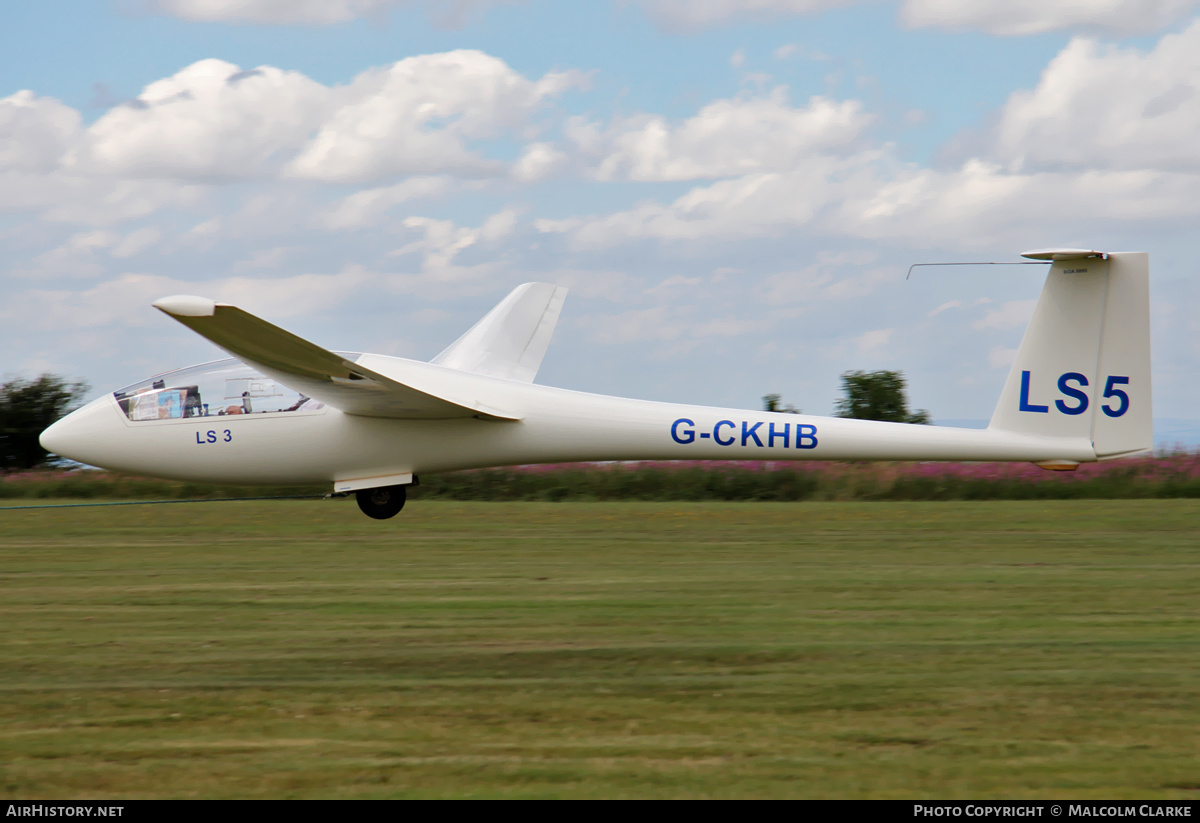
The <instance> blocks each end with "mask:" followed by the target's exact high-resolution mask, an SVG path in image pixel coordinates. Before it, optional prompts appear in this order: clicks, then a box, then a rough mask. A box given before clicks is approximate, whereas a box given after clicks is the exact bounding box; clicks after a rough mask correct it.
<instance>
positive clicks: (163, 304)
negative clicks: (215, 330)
mask: <svg viewBox="0 0 1200 823" xmlns="http://www.w3.org/2000/svg"><path fill="white" fill-rule="evenodd" d="M153 305H154V308H156V309H158V310H159V311H161V312H163V313H165V314H169V315H171V316H172V317H212V316H213V315H214V314H216V312H217V304H216V302H215V301H213V300H209V299H208V298H207V297H194V296H193V295H190V294H174V295H171V296H170V297H164V298H162V299H161V300H155V301H154V304H153Z"/></svg>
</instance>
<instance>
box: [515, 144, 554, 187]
mask: <svg viewBox="0 0 1200 823" xmlns="http://www.w3.org/2000/svg"><path fill="white" fill-rule="evenodd" d="M566 161H567V156H566V155H565V154H563V153H562V152H561V151H559V150H558V149H556V148H555V147H554V146H553V145H552V144H550V143H531V144H529V145H528V146H527V147H526V148H525V153H524V154H522V155H521V157H520V159H519V160H517V162H516V164H514V165H513V170H512V175H513V177H514V178H516V179H517V180H519V181H521V182H522V183H532V182H535V181H538V180H544V179H546V178H547V177H551V176H553V175H554V174H555V172H557V171H559V170H560V169H562V168H563V166H564V165H565V164H566Z"/></svg>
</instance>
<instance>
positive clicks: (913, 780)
mask: <svg viewBox="0 0 1200 823" xmlns="http://www.w3.org/2000/svg"><path fill="white" fill-rule="evenodd" d="M13 502H14V503H17V502H19V501H13ZM1198 523H1200V502H1197V501H1190V500H1128V501H1063V502H989V503H957V502H955V503H789V504H776V503H753V504H739V503H675V504H671V503H590V504H574V503H572V504H552V503H504V504H495V503H451V502H440V501H417V502H414V503H410V505H409V507H408V508H407V509H406V510H405V511H404V512H403V513H402V514H401V515H400V516H399V517H397V518H396V519H395V520H392V521H388V522H386V523H378V522H375V521H371V520H368V519H367V518H365V517H363V516H362V515H361V514H360V513H359V512H358V510H357V508H356V507H355V506H354V504H353V502H350V501H330V502H320V501H316V502H279V503H206V504H194V505H193V504H183V505H166V506H148V507H136V506H128V507H114V508H79V509H58V510H26V511H10V512H4V511H3V510H2V509H0V558H2V562H0V585H2V587H3V588H2V589H0V592H2V597H0V621H2V625H3V627H4V630H3V632H2V633H0V792H3V793H4V794H5V795H7V796H9V797H14V798H16V797H20V798H51V797H53V798H71V797H90V798H100V797H462V796H488V797H793V796H800V797H905V798H908V797H911V798H952V797H973V798H982V797H1030V798H1032V797H1054V798H1086V797H1093V798H1124V797H1147V798H1152V797H1182V798H1193V799H1194V798H1195V797H1197V796H1198V793H1200V743H1198V741H1200V735H1198V734H1197V729H1200V549H1198V544H1200V541H1198V540H1197V536H1196V535H1197V524H1198Z"/></svg>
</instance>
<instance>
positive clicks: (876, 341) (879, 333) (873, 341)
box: [854, 328, 896, 354]
mask: <svg viewBox="0 0 1200 823" xmlns="http://www.w3.org/2000/svg"><path fill="white" fill-rule="evenodd" d="M895 331H896V330H895V329H894V328H892V329H874V330H872V331H869V332H865V333H864V334H860V335H859V336H858V337H856V338H854V343H855V345H857V346H858V350H859V351H860V352H861V353H863V354H869V353H871V352H874V351H877V350H879V349H882V348H883V347H884V346H886V345H888V343H890V342H891V340H892V334H894V333H895Z"/></svg>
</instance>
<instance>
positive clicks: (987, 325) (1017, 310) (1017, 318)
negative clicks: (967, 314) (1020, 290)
mask: <svg viewBox="0 0 1200 823" xmlns="http://www.w3.org/2000/svg"><path fill="white" fill-rule="evenodd" d="M1036 305H1037V301H1036V300H1010V301H1008V302H1007V303H1002V304H1001V305H1000V306H999V307H998V308H995V309H988V311H987V313H986V314H984V316H983V317H982V318H981V319H979V320H976V321H975V322H974V323H973V324H972V325H971V327H972V328H974V329H977V330H982V329H999V330H1001V331H1004V330H1007V329H1015V328H1018V327H1020V326H1024V325H1025V324H1026V323H1028V322H1029V318H1031V317H1033V308H1034V306H1036Z"/></svg>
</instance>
